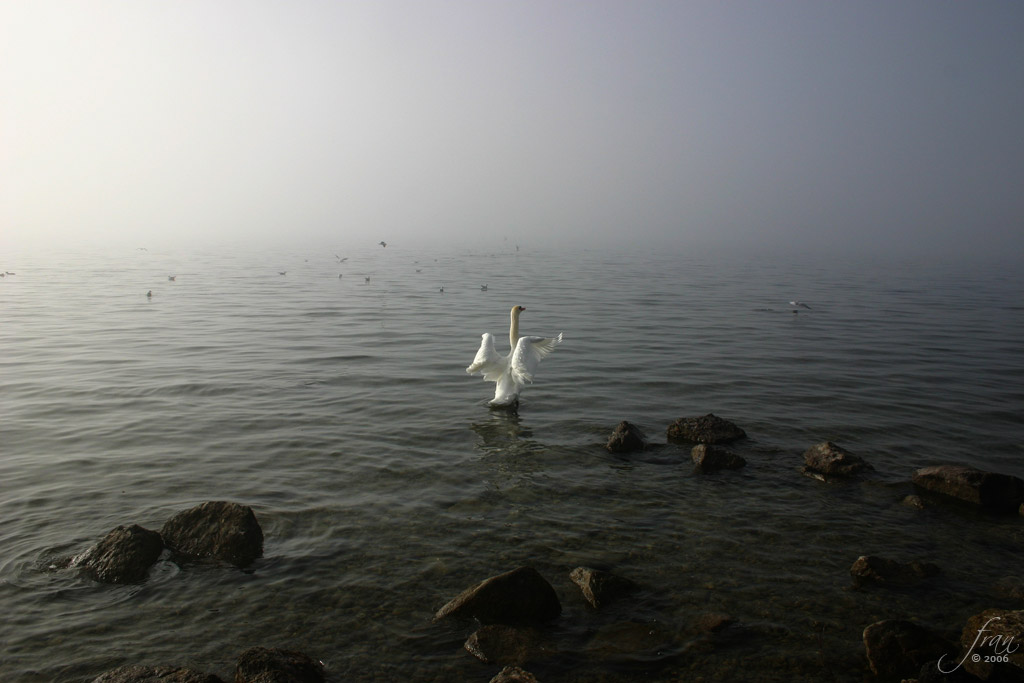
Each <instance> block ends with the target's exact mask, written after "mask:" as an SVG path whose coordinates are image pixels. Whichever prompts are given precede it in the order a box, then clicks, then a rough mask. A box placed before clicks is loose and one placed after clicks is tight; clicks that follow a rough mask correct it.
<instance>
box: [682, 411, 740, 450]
mask: <svg viewBox="0 0 1024 683" xmlns="http://www.w3.org/2000/svg"><path fill="white" fill-rule="evenodd" d="M746 436H747V433H746V432H744V431H743V430H742V429H740V428H739V427H737V426H736V425H735V424H733V423H732V422H729V421H728V420H726V419H723V418H721V417H718V416H717V415H715V414H714V413H708V414H707V415H702V416H701V417H681V418H679V419H678V420H676V421H675V422H673V423H672V424H670V425H669V426H668V432H667V437H668V440H669V441H675V442H683V443H708V444H711V443H729V442H731V441H737V440H739V439H743V438H746Z"/></svg>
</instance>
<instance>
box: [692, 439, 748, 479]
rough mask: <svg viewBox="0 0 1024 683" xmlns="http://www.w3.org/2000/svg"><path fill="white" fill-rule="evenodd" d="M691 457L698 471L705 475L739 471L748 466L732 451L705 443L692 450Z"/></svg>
mask: <svg viewBox="0 0 1024 683" xmlns="http://www.w3.org/2000/svg"><path fill="white" fill-rule="evenodd" d="M690 457H691V458H692V459H693V464H694V466H695V467H696V468H697V471H698V472H703V473H704V474H709V473H711V472H717V471H718V470H738V469H740V468H741V467H745V466H746V464H747V461H746V460H744V459H743V458H742V457H740V456H738V455H736V454H735V453H733V452H732V451H727V450H725V449H724V448H719V447H717V446H709V445H707V444H703V443H702V444H698V445H696V446H694V447H693V448H692V449H691V450H690Z"/></svg>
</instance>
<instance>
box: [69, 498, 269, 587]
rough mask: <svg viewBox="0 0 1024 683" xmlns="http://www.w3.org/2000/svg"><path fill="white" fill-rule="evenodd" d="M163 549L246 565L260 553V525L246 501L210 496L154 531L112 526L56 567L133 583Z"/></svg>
mask: <svg viewBox="0 0 1024 683" xmlns="http://www.w3.org/2000/svg"><path fill="white" fill-rule="evenodd" d="M165 550H167V551H169V552H170V553H171V554H173V555H174V556H176V557H179V558H183V559H186V560H202V559H213V560H219V561H222V562H227V563H229V564H232V565H234V566H236V567H246V566H248V565H250V564H252V562H253V561H254V560H255V559H256V558H258V557H260V556H261V555H262V554H263V529H262V528H261V527H260V524H259V522H258V521H257V520H256V515H255V513H253V511H252V508H250V507H249V506H247V505H240V504H238V503H232V502H227V501H210V502H207V503H203V504H201V505H197V506H195V507H192V508H189V509H187V510H183V511H181V512H179V513H178V514H176V515H174V516H173V517H171V518H170V519H168V520H167V521H166V522H165V523H164V525H163V526H162V527H161V528H160V531H159V532H157V531H152V530H150V529H146V528H144V527H141V526H139V525H138V524H130V525H128V526H124V525H121V526H117V527H115V528H114V529H112V530H111V531H110V532H109V533H107V535H106V536H104V537H103V538H102V539H100V541H99V542H98V543H96V544H95V545H93V546H91V547H90V548H89V549H88V550H86V551H85V552H83V553H81V554H79V555H76V556H74V557H72V558H69V559H68V560H66V561H64V562H62V563H59V565H58V566H62V567H70V568H74V569H78V570H80V571H81V572H82V573H83V574H84V575H86V576H88V577H90V578H92V579H93V580H95V581H100V582H102V583H138V582H140V581H143V580H145V578H146V576H147V575H148V573H149V569H150V567H152V566H153V565H154V564H155V563H156V561H157V560H158V559H160V557H161V555H163V553H164V551H165Z"/></svg>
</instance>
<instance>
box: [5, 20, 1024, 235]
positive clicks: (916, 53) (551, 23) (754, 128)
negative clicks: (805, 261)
mask: <svg viewBox="0 0 1024 683" xmlns="http://www.w3.org/2000/svg"><path fill="white" fill-rule="evenodd" d="M1022 36H1024V3H1020V2H1017V1H1007V2H953V1H951V0H947V1H943V0H927V1H917V0H915V1H903V0H897V1H895V2H893V1H892V0H885V1H884V2H868V1H860V0H858V1H856V2H843V3H832V2H828V3H825V2H818V1H817V0H813V1H812V0H809V1H807V2H791V1H780V2H762V1H760V0H758V1H756V2H754V1H751V2H720V1H718V0H715V1H708V2H689V1H685V0H672V1H668V2H653V1H644V0H641V1H639V2H632V1H627V0H619V1H615V2H608V1H594V0H585V1H582V0H581V1H578V2H575V1H573V2H568V1H563V2H558V1H556V2H548V1H547V0H545V1H543V2H541V1H536V2H532V1H525V2H500V1H485V2H477V1H475V0H465V1H461V0H460V1H454V0H453V1H449V2H432V1H423V0H408V1H407V2H397V1H388V0H382V1H374V0H370V1H367V2H361V1H360V2H348V1H336V2H329V1H327V0H323V1H313V0H300V1H298V2H276V1H274V2H271V1H266V0H244V1H242V0H239V1H237V2H236V1H217V0H198V1H191V0H184V1H177V2H155V1H149V0H124V1H116V0H115V1H106V0H90V1H89V2H78V1H72V0H33V1H32V2H6V3H2V6H0V136H2V137H0V247H3V246H5V245H8V246H9V245H19V244H22V243H34V244H41V245H44V246H45V245H48V244H56V243H67V242H73V243H74V242H84V243H125V244H128V245H131V246H147V245H152V244H178V243H181V244H187V243H199V244H202V243H203V242H210V241H215V242H218V243H233V242H236V243H267V244H273V243H285V244H287V243H289V242H292V241H297V240H306V241H320V242H324V243H327V244H355V243H364V242H365V243H367V244H374V243H376V242H377V241H378V240H380V239H386V240H388V241H389V243H391V244H396V243H399V244H400V243H403V242H405V243H411V242H416V243H424V242H454V243H460V244H466V245H487V244H490V243H498V242H500V241H501V240H502V238H503V237H508V238H509V239H510V240H515V241H516V242H522V243H529V244H546V243H552V244H563V245H564V244H569V243H574V242H575V243H581V244H600V245H604V244H614V243H626V244H637V243H649V244H652V245H658V244H668V243H675V244H678V245H682V246H684V247H685V246H686V245H687V244H691V243H692V244H698V243H722V244H726V245H728V244H748V245H750V244H753V245H764V246H765V247H766V248H786V247H787V245H799V244H810V245H825V244H836V245H840V246H844V247H849V248H869V249H878V250H887V249H896V248H899V249H908V250H915V249H918V248H926V249H932V248H937V249H940V250H944V251H945V252H946V253H958V252H961V251H974V250H981V251H986V250H988V251H992V252H1000V251H1001V252H1004V253H1005V252H1006V251H1008V250H1016V251H1024V40H1022Z"/></svg>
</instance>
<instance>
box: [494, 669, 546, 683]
mask: <svg viewBox="0 0 1024 683" xmlns="http://www.w3.org/2000/svg"><path fill="white" fill-rule="evenodd" d="M490 683H537V677H536V676H534V675H533V674H532V673H530V672H529V671H525V670H523V669H520V668H519V667H518V666H506V667H505V668H504V669H502V670H501V671H499V672H498V675H497V676H495V677H494V678H492V679H491V681H490Z"/></svg>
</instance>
